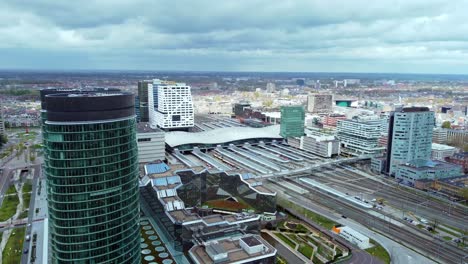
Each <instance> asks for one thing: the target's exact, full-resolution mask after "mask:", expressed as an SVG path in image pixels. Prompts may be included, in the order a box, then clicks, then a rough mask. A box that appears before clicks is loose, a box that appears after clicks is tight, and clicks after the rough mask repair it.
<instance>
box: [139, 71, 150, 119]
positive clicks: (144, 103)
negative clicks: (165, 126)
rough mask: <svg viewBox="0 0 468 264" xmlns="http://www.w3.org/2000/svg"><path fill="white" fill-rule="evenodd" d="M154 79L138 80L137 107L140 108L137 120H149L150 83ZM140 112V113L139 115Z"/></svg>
mask: <svg viewBox="0 0 468 264" xmlns="http://www.w3.org/2000/svg"><path fill="white" fill-rule="evenodd" d="M152 82H153V81H151V80H146V81H139V82H138V95H137V97H136V98H138V104H136V105H135V107H136V108H137V109H138V111H139V113H137V120H138V121H139V122H149V110H148V109H149V108H148V85H149V84H151V83H152ZM138 114H139V115H138Z"/></svg>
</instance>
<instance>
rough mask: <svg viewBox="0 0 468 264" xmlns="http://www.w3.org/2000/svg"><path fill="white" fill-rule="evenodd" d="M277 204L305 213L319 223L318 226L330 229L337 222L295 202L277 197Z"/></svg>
mask: <svg viewBox="0 0 468 264" xmlns="http://www.w3.org/2000/svg"><path fill="white" fill-rule="evenodd" d="M277 204H278V205H280V206H282V207H283V208H292V209H294V210H296V211H298V212H299V213H302V214H303V215H305V216H306V217H307V218H309V219H310V220H312V221H314V222H315V223H317V224H319V225H320V226H323V227H325V228H326V229H328V230H330V229H332V227H334V226H335V225H337V224H338V223H336V222H333V221H332V220H330V219H328V218H326V217H323V216H321V215H319V214H317V213H314V212H312V211H310V210H307V209H305V208H303V207H301V206H298V205H296V204H295V203H293V202H290V201H288V200H284V199H281V198H278V199H277Z"/></svg>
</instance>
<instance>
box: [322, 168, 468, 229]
mask: <svg viewBox="0 0 468 264" xmlns="http://www.w3.org/2000/svg"><path fill="white" fill-rule="evenodd" d="M322 173H323V174H325V175H327V176H328V177H321V178H324V179H326V180H329V181H330V182H333V184H336V185H338V186H342V187H344V188H349V187H350V186H348V185H350V184H347V183H346V182H340V181H334V180H333V177H336V176H339V177H340V178H343V177H346V176H347V174H346V173H348V171H346V173H345V172H342V171H339V170H338V171H333V172H322ZM349 173H352V174H354V176H359V177H360V179H361V180H359V182H358V183H357V181H353V182H356V184H355V186H353V188H356V187H357V188H360V189H368V190H374V191H375V192H374V194H375V195H376V196H379V197H382V198H384V199H386V200H387V201H388V202H390V203H391V204H392V205H394V206H396V207H401V206H402V205H408V207H407V208H411V207H413V208H415V207H416V206H420V205H421V204H423V205H424V209H425V210H428V211H430V213H431V214H434V215H438V214H440V212H443V211H447V210H448V208H447V207H448V205H447V204H443V203H441V202H438V201H434V200H431V199H428V198H427V197H424V196H421V195H417V194H414V193H411V192H409V191H407V190H405V189H400V188H396V186H385V185H383V184H382V183H379V182H377V181H374V180H372V179H367V178H364V177H362V176H360V175H358V174H355V173H353V172H351V171H349ZM353 179H355V178H353ZM350 182H351V181H350ZM408 203H410V204H411V203H412V204H413V205H410V204H408ZM450 211H451V212H450V213H451V215H450V217H451V218H452V219H455V220H456V221H459V222H464V221H466V219H467V217H468V213H467V212H466V209H465V208H461V207H458V206H453V207H452V208H451V209H450Z"/></svg>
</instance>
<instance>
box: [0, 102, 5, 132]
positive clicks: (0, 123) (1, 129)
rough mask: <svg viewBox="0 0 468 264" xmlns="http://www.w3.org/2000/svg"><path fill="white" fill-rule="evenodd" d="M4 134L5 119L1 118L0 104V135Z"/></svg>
mask: <svg viewBox="0 0 468 264" xmlns="http://www.w3.org/2000/svg"><path fill="white" fill-rule="evenodd" d="M4 134H5V120H4V119H3V107H2V105H1V104H0V135H4Z"/></svg>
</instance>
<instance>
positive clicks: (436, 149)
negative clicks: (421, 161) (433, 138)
mask: <svg viewBox="0 0 468 264" xmlns="http://www.w3.org/2000/svg"><path fill="white" fill-rule="evenodd" d="M456 152H457V148H455V147H451V146H448V145H442V144H437V143H432V151H431V159H433V160H442V161H444V160H445V159H446V158H448V157H451V156H453V155H454V154H455V153H456Z"/></svg>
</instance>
